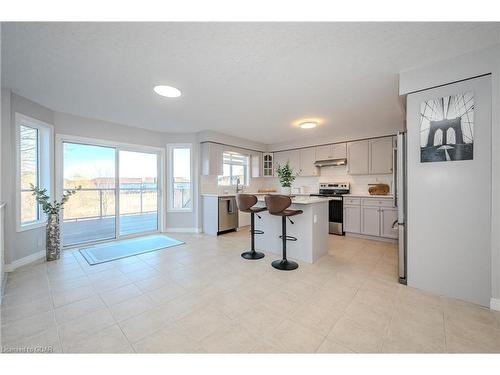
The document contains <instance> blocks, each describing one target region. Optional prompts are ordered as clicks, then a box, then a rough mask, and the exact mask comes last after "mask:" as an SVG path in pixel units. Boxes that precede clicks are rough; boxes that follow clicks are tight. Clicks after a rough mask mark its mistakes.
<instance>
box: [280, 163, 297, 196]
mask: <svg viewBox="0 0 500 375" xmlns="http://www.w3.org/2000/svg"><path fill="white" fill-rule="evenodd" d="M276 173H277V174H278V179H279V181H280V185H281V194H283V195H290V193H291V190H292V183H293V181H294V180H295V174H294V173H293V169H292V167H290V164H289V163H288V161H287V162H286V164H285V165H283V166H281V165H278V167H277V168H276Z"/></svg>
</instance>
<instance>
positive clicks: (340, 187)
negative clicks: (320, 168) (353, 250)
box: [311, 182, 350, 236]
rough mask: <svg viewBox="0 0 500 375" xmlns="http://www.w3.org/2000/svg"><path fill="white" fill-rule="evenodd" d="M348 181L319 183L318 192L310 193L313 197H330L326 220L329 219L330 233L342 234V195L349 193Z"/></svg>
mask: <svg viewBox="0 0 500 375" xmlns="http://www.w3.org/2000/svg"><path fill="white" fill-rule="evenodd" d="M349 191H350V190H349V183H348V182H339V183H332V184H329V183H321V184H319V193H318V194H311V196H315V197H328V198H332V199H331V200H330V203H329V205H328V207H329V212H328V221H329V226H328V227H329V232H330V233H331V234H338V235H341V236H343V235H344V228H343V222H344V205H343V197H342V196H343V195H344V194H349Z"/></svg>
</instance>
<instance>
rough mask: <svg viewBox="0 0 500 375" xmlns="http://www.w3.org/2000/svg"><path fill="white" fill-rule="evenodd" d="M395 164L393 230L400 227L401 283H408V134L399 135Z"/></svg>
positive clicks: (401, 133) (394, 156)
mask: <svg viewBox="0 0 500 375" xmlns="http://www.w3.org/2000/svg"><path fill="white" fill-rule="evenodd" d="M392 161H393V163H394V165H393V168H392V170H393V171H394V172H393V173H394V175H393V179H394V181H393V186H394V187H395V192H394V206H396V207H397V209H398V219H397V220H396V221H395V222H394V223H393V228H395V227H396V226H397V227H398V251H399V259H398V262H399V265H398V268H399V282H400V283H401V284H405V285H406V283H407V269H408V260H407V259H408V254H407V245H406V240H407V236H406V133H404V132H399V133H398V135H397V146H396V148H395V149H394V155H393V158H392Z"/></svg>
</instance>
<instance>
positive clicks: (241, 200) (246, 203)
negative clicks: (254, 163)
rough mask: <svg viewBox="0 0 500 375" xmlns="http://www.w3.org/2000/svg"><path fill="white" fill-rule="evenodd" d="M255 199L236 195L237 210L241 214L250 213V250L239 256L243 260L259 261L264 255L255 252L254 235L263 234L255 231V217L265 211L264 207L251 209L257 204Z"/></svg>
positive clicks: (249, 195) (245, 195)
mask: <svg viewBox="0 0 500 375" xmlns="http://www.w3.org/2000/svg"><path fill="white" fill-rule="evenodd" d="M257 200H258V199H257V197H256V196H255V195H252V194H238V195H236V204H237V205H238V209H239V210H240V211H241V212H248V213H250V234H251V235H250V237H251V239H252V241H251V248H250V251H245V252H244V253H243V254H241V256H242V257H243V258H245V259H261V258H264V254H263V253H260V252H258V251H255V235H256V234H264V232H263V231H261V230H258V229H255V215H257V216H258V217H259V219H260V216H259V215H258V213H259V212H262V211H265V210H267V208H266V207H253V206H255V204H256V203H257Z"/></svg>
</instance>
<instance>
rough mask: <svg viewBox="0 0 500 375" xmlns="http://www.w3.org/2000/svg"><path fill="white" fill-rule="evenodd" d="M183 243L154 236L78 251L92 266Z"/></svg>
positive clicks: (114, 242) (161, 236)
mask: <svg viewBox="0 0 500 375" xmlns="http://www.w3.org/2000/svg"><path fill="white" fill-rule="evenodd" d="M183 243H184V242H182V241H178V240H176V239H173V238H170V237H167V236H163V235H154V236H147V237H137V238H131V239H129V240H121V241H113V242H107V243H103V244H99V245H95V246H92V247H87V248H84V249H80V253H81V254H82V256H83V257H84V258H85V260H86V261H87V262H88V263H89V264H90V265H91V266H92V265H94V264H99V263H105V262H110V261H112V260H116V259H121V258H127V257H131V256H134V255H138V254H144V253H149V252H151V251H156V250H161V249H166V248H168V247H172V246H177V245H182V244H183Z"/></svg>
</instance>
